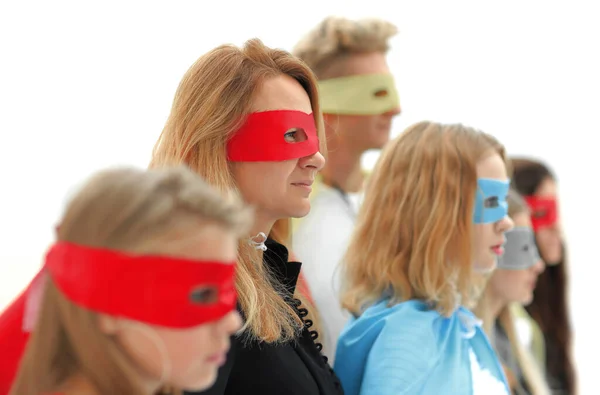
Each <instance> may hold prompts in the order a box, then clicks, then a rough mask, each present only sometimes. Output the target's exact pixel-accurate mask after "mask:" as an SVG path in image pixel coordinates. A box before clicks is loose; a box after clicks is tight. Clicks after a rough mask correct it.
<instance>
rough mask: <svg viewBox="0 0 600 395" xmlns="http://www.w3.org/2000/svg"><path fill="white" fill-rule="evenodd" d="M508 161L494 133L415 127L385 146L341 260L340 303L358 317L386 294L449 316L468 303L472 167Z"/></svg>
mask: <svg viewBox="0 0 600 395" xmlns="http://www.w3.org/2000/svg"><path fill="white" fill-rule="evenodd" d="M493 152H495V153H498V154H499V155H500V156H501V157H502V158H504V157H505V154H504V148H503V146H502V145H501V144H500V143H499V142H498V141H497V140H496V139H495V138H493V137H492V136H490V135H488V134H485V133H483V132H480V131H478V130H475V129H473V128H470V127H466V126H463V125H460V124H455V125H443V124H439V123H433V122H420V123H417V124H415V125H413V126H411V127H409V128H408V129H407V130H406V131H404V132H403V133H402V134H401V135H400V136H399V137H397V138H396V139H394V140H392V141H391V142H389V143H388V144H387V145H386V147H385V148H384V150H383V153H382V155H381V157H380V158H379V161H378V162H377V165H376V166H375V169H374V171H373V173H372V175H371V178H370V180H369V182H368V185H367V189H366V192H365V198H364V202H363V205H362V207H361V211H360V213H359V216H358V221H357V226H356V229H355V231H354V234H353V236H352V239H351V241H350V247H349V249H348V252H347V254H346V257H345V259H344V260H343V265H342V270H343V273H344V274H343V284H342V286H343V289H342V291H343V293H342V304H343V306H344V307H345V308H346V309H348V310H349V311H350V312H352V313H353V314H355V315H360V314H361V312H362V310H363V309H364V308H365V307H368V305H370V304H372V303H374V302H376V301H377V300H379V299H380V298H381V297H382V295H383V294H384V293H387V292H390V293H391V294H390V297H391V301H390V303H391V304H395V303H399V302H401V301H405V300H410V299H420V300H424V301H426V302H429V303H431V304H432V305H433V306H434V307H435V308H436V309H437V310H438V311H439V312H440V313H441V314H444V315H450V314H451V313H452V312H453V311H454V310H455V309H456V307H457V306H458V305H459V304H460V303H464V304H466V303H467V302H469V301H470V300H471V299H472V298H473V293H474V289H473V277H474V274H473V271H472V266H473V257H472V251H473V250H472V241H471V240H472V233H473V210H474V204H475V195H476V190H477V170H476V165H477V162H478V161H479V160H481V159H482V158H483V157H485V156H486V155H489V154H490V153H493Z"/></svg>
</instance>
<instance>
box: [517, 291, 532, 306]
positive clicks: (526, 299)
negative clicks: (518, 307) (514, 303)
mask: <svg viewBox="0 0 600 395" xmlns="http://www.w3.org/2000/svg"><path fill="white" fill-rule="evenodd" d="M531 302H533V294H532V293H529V294H528V295H527V296H525V297H523V298H521V300H520V301H519V303H521V304H522V305H523V306H528V305H530V304H531Z"/></svg>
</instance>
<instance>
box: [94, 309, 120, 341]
mask: <svg viewBox="0 0 600 395" xmlns="http://www.w3.org/2000/svg"><path fill="white" fill-rule="evenodd" d="M98 325H99V326H100V330H101V331H102V332H103V333H104V334H106V335H109V336H110V335H114V334H116V333H117V332H118V331H119V327H120V325H119V319H118V318H116V317H113V316H112V315H107V314H102V313H100V314H98Z"/></svg>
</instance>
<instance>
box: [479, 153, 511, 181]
mask: <svg viewBox="0 0 600 395" xmlns="http://www.w3.org/2000/svg"><path fill="white" fill-rule="evenodd" d="M477 177H478V178H490V179H494V180H502V181H504V180H507V179H508V174H507V173H506V165H505V164H504V161H503V160H502V157H501V156H500V155H499V154H498V153H496V152H494V153H490V154H488V155H486V156H484V157H483V158H482V159H481V160H480V161H479V162H477Z"/></svg>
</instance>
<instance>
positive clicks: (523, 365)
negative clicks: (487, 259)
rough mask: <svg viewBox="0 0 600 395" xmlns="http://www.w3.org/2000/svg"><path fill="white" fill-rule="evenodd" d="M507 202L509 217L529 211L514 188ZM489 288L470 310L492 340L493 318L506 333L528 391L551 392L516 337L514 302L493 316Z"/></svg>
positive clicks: (539, 394)
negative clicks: (472, 310) (480, 321)
mask: <svg viewBox="0 0 600 395" xmlns="http://www.w3.org/2000/svg"><path fill="white" fill-rule="evenodd" d="M507 201H508V215H509V216H510V217H514V216H516V215H519V214H529V207H528V206H527V203H526V202H525V200H524V199H523V197H522V196H521V195H520V194H519V193H518V192H516V191H515V190H513V189H511V190H510V191H509V192H508V197H507ZM493 276H494V274H493V273H492V274H491V275H490V276H489V278H492V277H493ZM488 284H489V279H488ZM490 289H491V288H489V287H485V289H484V291H483V293H482V295H481V298H480V299H479V301H478V303H477V306H476V307H475V309H474V311H475V314H477V316H478V317H479V318H481V320H482V321H483V330H484V331H485V332H486V334H487V335H488V337H489V338H490V339H492V342H493V340H494V337H495V333H494V326H495V324H496V321H498V322H499V323H500V326H501V327H502V329H503V330H504V332H505V333H506V337H507V338H508V342H509V343H510V346H511V351H512V353H513V355H514V356H515V358H516V360H517V364H518V365H519V368H520V369H521V372H522V374H523V377H524V379H525V381H526V383H527V386H528V387H529V390H530V392H531V394H532V395H549V394H550V393H551V391H550V388H549V387H548V384H547V382H546V380H545V378H544V375H543V373H542V371H541V369H540V367H539V366H538V364H537V362H536V361H535V358H534V357H533V355H532V354H531V352H530V351H529V350H527V348H526V347H524V346H523V344H522V343H521V341H520V340H519V338H518V336H517V329H516V326H515V322H516V319H517V316H516V314H515V313H514V312H513V309H512V307H511V306H513V305H514V304H507V305H506V306H504V307H503V308H502V309H501V310H500V313H499V314H498V317H494V316H493V314H492V312H491V309H490V303H491V299H492V296H491V293H490Z"/></svg>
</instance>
